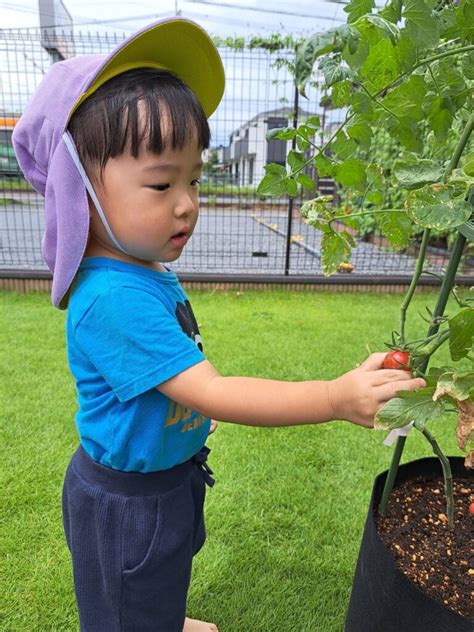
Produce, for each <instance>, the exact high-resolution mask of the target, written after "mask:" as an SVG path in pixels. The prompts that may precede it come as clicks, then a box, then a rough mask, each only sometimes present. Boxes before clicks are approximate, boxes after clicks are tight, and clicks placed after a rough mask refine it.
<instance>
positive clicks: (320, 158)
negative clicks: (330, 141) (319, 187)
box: [313, 152, 334, 178]
mask: <svg viewBox="0 0 474 632" xmlns="http://www.w3.org/2000/svg"><path fill="white" fill-rule="evenodd" d="M313 164H314V166H315V167H316V171H317V173H318V176H319V177H320V178H324V177H325V176H332V174H333V171H334V167H333V164H332V162H331V161H330V160H329V158H326V156H324V155H323V154H322V153H321V152H320V153H319V154H318V155H317V156H316V157H315V158H314V160H313Z"/></svg>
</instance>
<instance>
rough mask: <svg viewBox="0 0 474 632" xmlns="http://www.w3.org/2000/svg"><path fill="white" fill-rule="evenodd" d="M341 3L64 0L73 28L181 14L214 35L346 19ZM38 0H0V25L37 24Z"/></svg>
mask: <svg viewBox="0 0 474 632" xmlns="http://www.w3.org/2000/svg"><path fill="white" fill-rule="evenodd" d="M345 2H346V0H343V2H335V1H332V0H299V2H298V3H297V4H296V3H295V2H289V1H288V0H228V1H225V2H217V1H215V0H201V1H198V0H160V1H159V2H157V1H156V0H127V1H124V0H99V1H97V0H65V2H64V4H65V6H66V8H67V10H68V11H69V13H70V15H71V16H72V18H73V20H74V24H75V26H76V27H77V28H80V27H82V28H84V29H85V30H88V29H93V30H94V31H95V30H99V32H105V31H108V32H110V31H124V32H125V33H132V32H133V31H135V30H137V29H139V28H140V27H142V26H143V25H145V24H147V23H149V22H151V21H153V19H155V18H157V17H163V16H170V15H174V14H175V11H176V8H177V9H178V11H180V12H181V15H184V16H185V17H189V18H191V19H193V20H196V21H197V22H199V23H200V24H201V25H202V26H203V27H204V28H205V29H206V30H208V31H209V32H211V33H212V34H214V35H220V36H228V35H238V36H246V35H257V34H269V33H270V32H284V33H285V34H287V33H303V32H305V31H306V32H307V31H315V30H321V29H324V28H330V27H331V26H334V25H335V24H336V23H340V22H345V18H346V17H347V15H346V14H345V13H344V12H343V7H344V4H345ZM38 14H39V12H38V0H7V1H5V2H4V1H0V28H25V27H38V26H39V15H38Z"/></svg>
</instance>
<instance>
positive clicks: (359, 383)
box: [328, 353, 426, 428]
mask: <svg viewBox="0 0 474 632" xmlns="http://www.w3.org/2000/svg"><path fill="white" fill-rule="evenodd" d="M385 355H386V354H385V353H372V354H371V355H370V356H369V357H368V358H367V359H366V360H365V361H364V362H363V363H362V364H361V365H360V366H358V367H357V368H356V369H353V370H352V371H348V372H347V373H344V374H343V375H341V376H340V377H338V378H336V379H335V380H332V381H330V382H328V397H329V402H330V404H331V406H332V408H333V412H334V417H333V418H334V419H344V420H346V421H350V422H352V423H355V424H358V425H360V426H365V427H366V428H372V427H373V425H374V416H375V413H376V412H377V410H378V409H379V408H380V407H381V406H382V405H383V404H385V402H387V401H388V400H389V399H392V398H393V397H395V396H396V392H397V391H414V390H415V389H416V388H421V387H423V386H426V382H425V381H424V380H423V379H422V378H413V376H412V374H411V373H410V372H408V371H405V370H401V369H384V368H382V366H383V360H384V358H385Z"/></svg>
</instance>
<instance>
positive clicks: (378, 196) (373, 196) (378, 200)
mask: <svg viewBox="0 0 474 632" xmlns="http://www.w3.org/2000/svg"><path fill="white" fill-rule="evenodd" d="M365 199H366V200H367V201H368V202H372V204H375V206H382V204H383V201H384V195H383V193H381V192H380V191H370V193H367V195H366V196H365Z"/></svg>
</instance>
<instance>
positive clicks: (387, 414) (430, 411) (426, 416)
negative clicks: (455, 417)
mask: <svg viewBox="0 0 474 632" xmlns="http://www.w3.org/2000/svg"><path fill="white" fill-rule="evenodd" d="M433 393H434V388H428V387H427V388H420V389H417V390H416V391H399V392H398V393H397V395H398V397H394V398H392V399H390V400H389V401H388V402H387V403H386V404H384V406H382V408H380V409H379V410H378V411H377V413H376V415H375V418H374V428H375V429H376V430H393V429H394V428H403V426H406V425H407V424H409V423H410V422H412V421H413V422H415V423H416V424H417V427H418V428H419V429H422V428H423V427H424V425H425V424H426V422H427V421H429V420H430V419H434V418H436V417H439V416H440V415H442V414H443V413H444V405H443V404H442V403H441V402H439V401H436V402H435V401H433Z"/></svg>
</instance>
